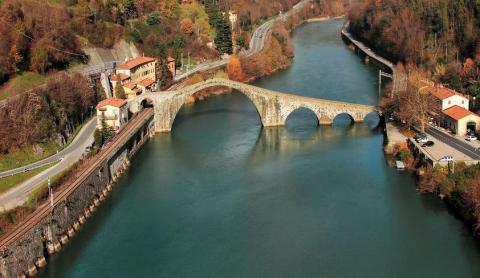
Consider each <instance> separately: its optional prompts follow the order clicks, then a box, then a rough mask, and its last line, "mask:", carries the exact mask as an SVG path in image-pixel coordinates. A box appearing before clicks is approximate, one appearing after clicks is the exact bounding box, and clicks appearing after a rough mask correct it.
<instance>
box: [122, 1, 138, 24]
mask: <svg viewBox="0 0 480 278" xmlns="http://www.w3.org/2000/svg"><path fill="white" fill-rule="evenodd" d="M125 15H126V16H127V18H128V19H130V18H137V17H138V13H137V7H135V2H133V0H127V1H126V2H125Z"/></svg>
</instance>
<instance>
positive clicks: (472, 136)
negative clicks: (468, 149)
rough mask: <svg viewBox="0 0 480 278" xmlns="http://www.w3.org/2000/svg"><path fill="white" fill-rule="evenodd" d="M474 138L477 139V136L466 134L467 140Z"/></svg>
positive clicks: (473, 139)
mask: <svg viewBox="0 0 480 278" xmlns="http://www.w3.org/2000/svg"><path fill="white" fill-rule="evenodd" d="M475 140H477V136H475V135H468V136H467V141H475Z"/></svg>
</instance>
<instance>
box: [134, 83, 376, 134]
mask: <svg viewBox="0 0 480 278" xmlns="http://www.w3.org/2000/svg"><path fill="white" fill-rule="evenodd" d="M216 86H224V87H230V88H232V89H235V90H238V91H240V92H242V93H243V94H244V95H245V96H247V97H248V98H249V99H250V100H251V101H252V103H253V104H254V105H255V107H256V109H257V111H258V114H259V115H260V119H261V121H262V124H263V126H265V127H270V126H283V125H285V122H286V120H287V117H288V116H289V115H290V113H292V112H293V111H295V110H297V109H299V108H305V109H309V110H311V111H313V112H314V113H315V115H317V118H318V122H319V123H320V124H331V123H332V122H333V119H334V118H335V117H336V116H337V115H339V114H348V115H349V116H350V117H351V119H352V120H353V122H363V120H364V118H365V117H366V116H367V115H368V114H370V113H372V112H377V113H378V112H379V110H378V108H377V107H375V106H372V105H364V104H355V103H348V102H341V101H332V100H324V99H318V98H310V97H303V96H298V95H292V94H286V93H280V92H276V91H272V90H267V89H263V88H260V87H256V86H252V85H249V84H245V83H241V82H236V81H232V80H228V79H222V78H213V79H209V80H206V81H203V82H201V83H197V84H194V85H191V86H187V87H184V88H181V89H179V90H177V91H164V92H155V93H144V94H142V95H139V96H136V97H134V98H130V99H129V100H128V103H129V107H130V111H131V112H132V113H136V112H138V111H140V110H142V109H143V107H145V104H146V103H150V104H151V105H153V107H154V110H155V131H156V132H170V131H171V129H172V126H173V122H174V120H175V117H176V116H177V113H178V111H179V110H180V109H181V108H182V106H183V105H184V104H185V102H186V101H187V98H188V97H189V96H192V95H194V94H195V93H197V92H198V91H201V90H203V89H207V88H210V87H216Z"/></svg>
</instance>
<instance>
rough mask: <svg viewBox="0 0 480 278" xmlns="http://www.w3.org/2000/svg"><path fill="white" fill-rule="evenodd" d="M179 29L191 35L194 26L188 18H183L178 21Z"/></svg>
mask: <svg viewBox="0 0 480 278" xmlns="http://www.w3.org/2000/svg"><path fill="white" fill-rule="evenodd" d="M180 30H181V31H182V33H184V34H188V35H191V34H192V33H193V32H194V31H195V26H194V25H193V21H192V20H191V19H190V18H184V19H182V20H181V21H180Z"/></svg>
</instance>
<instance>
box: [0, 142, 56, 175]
mask: <svg viewBox="0 0 480 278" xmlns="http://www.w3.org/2000/svg"><path fill="white" fill-rule="evenodd" d="M40 146H41V148H42V149H43V152H42V153H35V151H34V148H33V147H28V148H24V149H22V150H19V151H16V152H13V153H9V154H6V155H2V156H1V157H0V171H1V172H3V171H6V170H10V169H15V168H18V167H21V166H24V165H28V164H30V163H33V162H36V161H39V160H42V159H44V158H46V157H49V156H51V155H52V154H54V153H56V152H57V150H60V146H59V145H58V144H56V143H53V142H49V143H45V144H40Z"/></svg>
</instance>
